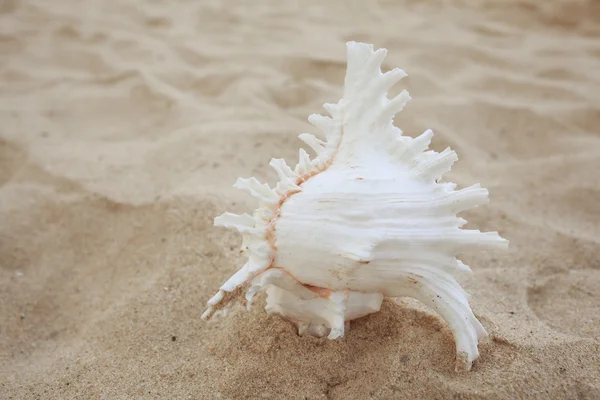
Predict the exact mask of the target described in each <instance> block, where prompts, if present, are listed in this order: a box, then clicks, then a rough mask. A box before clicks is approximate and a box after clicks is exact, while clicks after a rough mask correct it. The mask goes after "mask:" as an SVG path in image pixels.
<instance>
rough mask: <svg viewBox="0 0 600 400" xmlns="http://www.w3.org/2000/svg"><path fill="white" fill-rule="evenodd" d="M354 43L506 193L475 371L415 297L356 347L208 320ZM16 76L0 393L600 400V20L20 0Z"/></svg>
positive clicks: (482, 291) (478, 287)
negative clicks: (227, 222)
mask: <svg viewBox="0 0 600 400" xmlns="http://www.w3.org/2000/svg"><path fill="white" fill-rule="evenodd" d="M546 3H548V4H546ZM348 40H357V41H366V42H369V43H373V44H374V45H375V46H376V47H385V48H387V49H388V50H389V56H388V58H387V61H386V66H387V67H389V68H392V67H395V66H400V67H402V68H404V69H405V70H406V71H407V72H408V74H409V78H407V79H406V80H404V81H403V87H405V88H407V89H409V90H410V92H411V95H412V97H413V100H412V102H411V103H410V104H409V105H408V106H407V108H406V110H405V111H404V112H403V113H402V114H401V115H400V116H399V117H398V118H397V119H396V123H397V125H399V126H401V127H402V128H403V129H404V130H405V132H407V134H410V135H416V134H419V133H420V132H422V131H423V130H425V129H427V128H432V129H433V130H434V132H435V134H436V135H435V137H434V139H433V148H435V149H436V150H442V149H443V148H444V147H446V146H451V147H452V148H453V149H454V150H456V151H457V153H458V154H459V157H460V160H459V162H458V163H457V164H455V167H454V169H453V171H452V173H450V174H449V175H448V178H449V179H451V180H453V181H456V182H457V183H458V184H459V185H460V186H466V185H470V184H472V183H476V182H480V183H481V184H482V185H483V186H485V187H487V188H489V190H490V197H491V203H490V205H489V206H485V207H481V208H479V209H477V210H475V211H471V212H468V213H466V215H465V218H467V219H468V220H469V221H470V222H469V224H468V227H473V228H478V229H481V230H485V231H489V230H497V231H499V232H500V234H501V235H502V236H504V237H506V238H507V239H509V240H510V242H511V247H510V250H509V251H508V252H506V253H502V254H467V255H465V256H464V257H463V260H464V261H465V262H466V263H467V264H469V265H470V266H471V267H472V268H473V270H474V273H473V274H472V275H471V276H469V277H467V278H465V279H463V280H462V281H461V282H462V283H463V284H464V286H465V288H466V289H467V290H468V291H469V292H470V293H472V298H471V304H472V307H473V309H474V311H475V313H476V315H477V316H478V317H479V318H480V320H481V321H482V323H483V324H484V326H485V327H486V329H487V330H488V332H489V333H490V337H489V338H488V339H486V340H485V341H483V342H482V343H481V344H480V350H481V357H480V358H479V359H478V360H477V362H476V363H475V365H474V367H473V370H472V371H471V372H461V373H456V372H454V358H455V349H454V340H453V338H452V335H451V333H450V331H449V330H448V328H447V327H446V325H445V324H444V323H443V322H442V321H441V320H440V319H439V318H438V317H437V316H435V315H434V314H432V313H431V312H429V311H427V310H426V309H423V308H421V307H418V306H416V305H415V304H414V303H413V302H409V301H406V300H400V301H397V302H394V301H391V300H390V301H386V302H385V303H384V307H383V309H382V311H381V312H380V313H377V314H373V315H370V316H368V317H365V318H363V319H360V320H358V321H356V322H354V323H353V324H352V327H351V330H350V332H348V334H347V335H346V337H345V338H344V339H343V340H338V341H328V340H320V339H314V338H304V337H298V336H297V334H296V332H295V329H294V327H293V326H292V325H290V324H289V323H287V322H285V321H283V320H281V319H279V318H277V317H273V316H268V315H266V313H265V312H264V309H263V308H261V304H264V299H261V300H260V301H259V304H257V306H256V307H255V308H254V309H252V310H251V311H250V312H243V311H236V312H235V313H233V315H231V316H230V317H229V318H227V319H224V320H220V321H218V322H216V323H212V324H207V323H205V322H203V321H202V320H201V319H200V315H201V314H202V312H203V311H204V309H205V303H206V301H207V300H208V299H209V298H210V297H211V296H212V295H213V294H214V293H215V292H216V290H217V289H218V287H219V286H220V285H221V283H222V282H224V281H225V279H227V278H228V277H229V276H230V275H231V274H232V273H233V272H234V271H235V270H236V269H237V268H238V267H239V266H240V263H241V262H242V260H241V259H240V258H239V256H238V254H237V253H238V251H237V250H238V246H239V245H240V242H241V239H240V237H239V236H237V235H235V234H234V233H232V232H230V231H227V230H225V229H221V228H219V229H217V228H213V226H212V220H213V218H214V217H215V216H217V215H219V214H220V213H222V212H223V211H225V210H229V211H233V212H245V211H248V210H251V209H252V207H253V206H254V203H253V201H252V199H250V198H248V197H246V196H245V195H244V194H243V193H241V192H239V191H237V190H235V189H233V188H232V184H233V183H234V181H235V179H236V178H237V177H238V176H245V177H247V176H251V175H254V176H256V177H257V178H259V179H261V180H263V181H266V182H270V183H272V182H274V181H275V175H274V173H272V171H271V170H270V168H269V167H268V165H267V164H268V161H269V160H270V158H271V157H284V158H285V159H286V160H288V162H289V163H295V161H296V154H297V148H298V147H299V146H300V145H301V143H300V142H299V141H298V140H297V139H296V137H297V135H298V134H299V133H301V132H305V131H309V132H315V130H314V128H313V127H312V126H311V125H309V124H308V122H307V120H306V118H307V116H308V115H309V114H311V113H313V112H321V110H322V109H321V105H322V104H323V103H325V102H331V101H337V100H338V99H339V97H340V96H341V93H342V83H343V78H344V72H345V45H344V43H345V42H346V41H348ZM0 81H1V85H0V185H1V188H0V398H2V399H217V398H219V399H261V398H265V399H404V398H408V399H518V398H523V399H525V398H527V399H598V398H600V341H599V339H598V338H599V337H600V261H599V259H600V256H599V254H600V133H599V126H600V6H599V5H598V3H597V2H595V1H591V0H590V1H550V2H542V1H536V0H531V1H510V0H505V1H500V0H498V1H492V0H486V1H474V0H463V1H459V0H454V1H408V2H401V1H383V0H382V1H369V2H344V1H342V0H338V1H328V2H321V1H315V0H310V1H304V2H296V1H263V0H261V1H253V2H242V1H239V2H238V1H227V2H225V1H191V0H186V1H183V0H182V1H168V2H167V1H149V0H148V1H141V0H135V1H106V0H87V1H75V0H56V1H52V2H49V1H48V2H40V1H16V0H4V1H2V2H0ZM261 302H262V303H261Z"/></svg>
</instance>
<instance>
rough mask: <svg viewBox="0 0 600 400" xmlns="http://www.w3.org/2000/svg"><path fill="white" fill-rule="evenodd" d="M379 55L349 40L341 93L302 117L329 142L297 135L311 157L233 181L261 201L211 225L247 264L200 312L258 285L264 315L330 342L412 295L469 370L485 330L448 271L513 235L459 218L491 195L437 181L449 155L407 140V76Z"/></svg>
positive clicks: (424, 139)
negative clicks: (267, 178) (398, 121)
mask: <svg viewBox="0 0 600 400" xmlns="http://www.w3.org/2000/svg"><path fill="white" fill-rule="evenodd" d="M386 54H387V51H386V50H385V49H379V50H377V51H374V50H373V46H371V45H368V44H364V43H356V42H349V43H347V57H348V66H347V71H346V78H345V88H344V95H343V98H342V99H341V100H340V101H339V102H338V103H336V104H325V105H324V107H325V109H326V110H327V111H328V112H329V114H330V116H329V117H326V116H322V115H316V114H314V115H311V116H310V117H309V121H310V122H311V123H312V124H313V125H315V126H316V127H317V128H319V129H320V130H321V131H322V132H323V134H324V136H325V140H320V139H317V138H316V137H315V136H313V135H311V134H308V133H303V134H301V135H300V136H299V138H300V139H301V140H303V141H304V142H305V143H306V144H307V145H308V146H310V147H311V148H312V149H313V150H314V151H315V153H316V157H315V158H314V159H312V160H311V159H310V157H309V155H308V154H307V153H306V152H305V151H304V150H303V149H300V160H299V162H298V164H297V165H296V166H295V168H294V169H292V168H290V167H289V166H288V165H287V164H286V163H285V161H284V160H282V159H273V160H271V162H270V165H271V166H272V167H273V168H274V170H275V171H276V172H277V174H278V176H279V182H278V183H277V185H276V187H275V188H271V187H269V186H268V185H267V184H261V183H260V182H258V181H257V180H256V179H255V178H249V179H241V178H240V179H238V181H237V183H236V184H235V187H236V188H239V189H242V190H244V191H246V192H248V193H249V194H250V195H252V196H253V197H255V198H256V199H257V200H258V202H259V207H258V208H257V209H256V210H255V211H254V213H253V214H252V215H248V214H243V215H235V214H231V213H225V214H223V215H221V216H220V217H217V218H216V219H215V225H216V226H224V227H227V228H235V229H237V230H238V231H239V232H240V233H241V234H242V235H243V244H242V251H243V252H244V253H246V254H247V256H248V261H247V263H246V264H245V265H244V266H243V267H242V268H241V269H239V270H238V271H237V272H236V273H235V274H234V275H233V276H232V277H231V278H230V279H229V280H228V281H227V282H225V284H223V286H221V288H220V289H219V291H218V293H217V294H216V295H215V296H214V297H213V298H211V299H210V300H209V301H208V309H207V310H206V312H205V313H204V314H203V316H202V318H203V319H206V320H207V319H210V318H211V317H213V316H214V315H217V314H224V315H226V314H227V312H228V311H229V310H230V308H231V305H232V304H233V303H234V302H235V301H236V300H241V302H242V303H243V304H246V305H247V307H248V308H249V307H250V305H251V303H252V299H253V297H254V295H255V294H256V293H257V292H259V291H263V290H265V291H266V294H267V305H266V311H267V312H269V313H275V314H278V315H281V316H283V317H285V318H286V319H288V320H290V321H292V322H294V323H295V324H296V326H297V327H298V332H299V334H305V333H308V334H312V335H315V336H324V335H327V336H328V338H329V339H336V338H339V337H342V336H343V335H344V331H345V329H347V327H348V322H349V321H350V320H353V319H356V318H360V317H363V316H365V315H367V314H370V313H373V312H377V311H379V309H380V307H381V303H382V301H383V298H384V297H403V296H407V297H412V298H415V299H417V300H419V301H420V302H422V303H424V304H425V305H427V306H429V307H431V308H432V309H433V310H435V311H436V312H437V313H438V314H439V315H440V316H441V317H442V318H443V319H444V320H445V321H446V322H447V323H448V325H449V327H450V329H451V330H452V333H453V335H454V338H455V341H456V350H457V361H458V363H457V365H458V364H462V368H465V369H470V368H471V364H472V362H473V360H475V359H476V358H477V357H478V355H479V353H478V349H477V346H478V342H479V340H480V339H481V338H483V337H484V336H486V335H487V333H486V331H485V329H484V328H483V326H482V325H481V323H480V322H479V321H478V320H477V318H475V316H474V315H473V312H472V311H471V307H470V306H469V302H468V294H467V293H466V292H465V291H464V290H463V289H462V287H461V286H460V285H459V283H458V282H457V281H456V279H455V275H456V274H457V273H459V272H461V271H470V269H469V267H467V266H466V265H465V264H463V263H462V262H461V261H460V260H458V259H457V258H456V254H457V253H459V252H461V251H464V250H471V249H475V248H477V249H504V248H506V247H507V246H508V242H507V241H506V240H505V239H503V238H501V237H500V236H499V235H498V233H496V232H488V233H482V232H480V231H478V230H463V229H460V227H461V226H462V225H464V224H465V223H466V221H465V220H464V219H462V218H459V217H457V216H456V214H457V213H458V212H460V211H463V210H467V209H471V208H474V207H476V206H478V205H480V204H483V203H486V202H487V200H488V191H487V190H486V189H484V188H481V187H480V186H479V185H478V184H477V185H473V186H470V187H467V188H465V189H461V190H455V188H456V185H455V184H454V183H440V182H439V180H440V178H441V177H442V175H443V174H444V173H445V172H447V171H449V170H450V168H451V166H452V164H453V163H454V162H455V161H456V160H457V155H456V153H455V152H454V151H452V150H450V149H446V150H444V151H442V152H441V153H438V152H435V151H432V150H427V149H428V146H429V143H430V141H431V138H432V136H433V133H432V131H431V130H427V131H425V132H424V133H423V134H421V135H420V136H418V137H416V138H411V137H407V136H403V135H402V131H401V130H400V129H399V128H397V127H395V126H394V124H393V118H394V116H395V115H396V113H398V112H400V111H401V110H402V109H403V108H404V106H405V104H406V103H407V102H408V101H409V100H410V96H409V95H408V92H406V91H402V92H401V93H400V94H399V95H397V96H396V97H394V98H392V99H388V97H387V92H388V90H389V89H390V88H391V87H392V86H393V85H394V84H396V83H397V82H398V81H400V80H401V79H402V78H403V77H405V76H406V73H405V72H404V71H403V70H401V69H398V68H395V69H393V70H391V71H389V72H386V73H382V72H381V63H382V61H383V59H384V58H385V56H386Z"/></svg>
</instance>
